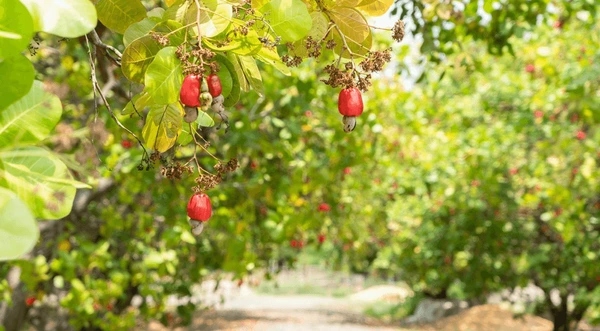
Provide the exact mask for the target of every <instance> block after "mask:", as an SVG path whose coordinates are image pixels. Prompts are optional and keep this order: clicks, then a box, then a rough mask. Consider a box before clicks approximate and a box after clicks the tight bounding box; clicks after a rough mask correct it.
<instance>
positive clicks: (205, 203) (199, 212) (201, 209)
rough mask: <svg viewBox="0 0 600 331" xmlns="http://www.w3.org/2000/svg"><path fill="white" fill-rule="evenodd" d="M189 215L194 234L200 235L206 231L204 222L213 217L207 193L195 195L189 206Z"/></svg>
mask: <svg viewBox="0 0 600 331" xmlns="http://www.w3.org/2000/svg"><path fill="white" fill-rule="evenodd" d="M187 214H188V217H189V218H190V226H191V227H192V233H193V234H194V235H196V236H197V235H199V234H201V233H202V230H204V222H206V221H208V219H209V218H210V217H211V216H212V205H211V204H210V199H209V198H208V195H206V193H203V192H200V193H195V194H194V195H192V197H191V198H190V201H189V202H188V205H187Z"/></svg>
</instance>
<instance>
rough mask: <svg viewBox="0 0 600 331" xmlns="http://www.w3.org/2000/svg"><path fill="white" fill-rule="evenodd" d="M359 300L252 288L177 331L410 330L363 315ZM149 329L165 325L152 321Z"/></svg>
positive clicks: (160, 329) (158, 328)
mask: <svg viewBox="0 0 600 331" xmlns="http://www.w3.org/2000/svg"><path fill="white" fill-rule="evenodd" d="M361 311H362V305H361V303H360V302H357V301H354V300H349V299H346V298H333V297H327V296H318V295H265V294H257V293H256V292H254V291H252V290H245V291H244V293H243V294H239V295H237V296H235V297H232V298H229V299H228V300H226V301H225V303H224V304H223V305H221V306H220V307H218V308H216V309H213V310H209V311H205V312H201V313H199V314H198V315H197V316H196V317H195V318H194V322H193V323H192V325H191V326H190V327H187V328H176V329H174V330H179V331H184V330H185V331H192V330H193V331H254V330H256V331H304V330H310V331H313V330H315V331H320V330H322V331H326V330H327V331H338V330H339V331H410V330H408V329H401V328H394V327H390V326H385V325H383V324H382V323H380V322H378V321H376V320H373V319H369V318H367V317H365V316H364V315H363V314H362V313H361ZM148 329H149V330H151V331H163V330H166V328H164V327H162V326H160V325H159V324H158V323H151V325H150V326H149V328H148Z"/></svg>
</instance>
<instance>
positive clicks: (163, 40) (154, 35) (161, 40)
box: [150, 31, 169, 46]
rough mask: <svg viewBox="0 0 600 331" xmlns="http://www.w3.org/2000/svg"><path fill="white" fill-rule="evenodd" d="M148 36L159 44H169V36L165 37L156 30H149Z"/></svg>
mask: <svg viewBox="0 0 600 331" xmlns="http://www.w3.org/2000/svg"><path fill="white" fill-rule="evenodd" d="M150 36H151V37H152V39H154V40H156V42H157V43H159V44H160V45H161V46H167V45H168V44H169V38H167V37H165V35H163V34H160V33H158V32H154V31H151V32H150Z"/></svg>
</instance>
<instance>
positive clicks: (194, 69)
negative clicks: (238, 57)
mask: <svg viewBox="0 0 600 331" xmlns="http://www.w3.org/2000/svg"><path fill="white" fill-rule="evenodd" d="M175 54H176V55H177V57H178V58H179V60H181V62H182V63H183V75H184V76H186V75H189V74H199V75H204V74H206V73H210V72H218V71H219V65H218V64H217V63H216V62H213V61H212V59H213V58H214V57H215V53H214V52H213V51H211V50H210V49H206V48H194V49H192V50H191V51H187V50H186V48H185V46H184V45H181V46H179V47H177V50H176V51H175ZM195 59H199V62H198V63H196V62H195ZM206 66H208V68H206Z"/></svg>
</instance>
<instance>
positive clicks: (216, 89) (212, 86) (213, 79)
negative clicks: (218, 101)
mask: <svg viewBox="0 0 600 331" xmlns="http://www.w3.org/2000/svg"><path fill="white" fill-rule="evenodd" d="M206 80H207V83H208V92H209V93H210V95H212V97H213V98H216V97H218V96H219V95H221V92H223V87H222V86H221V79H220V78H219V76H217V75H216V74H210V75H209V76H208V78H206Z"/></svg>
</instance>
